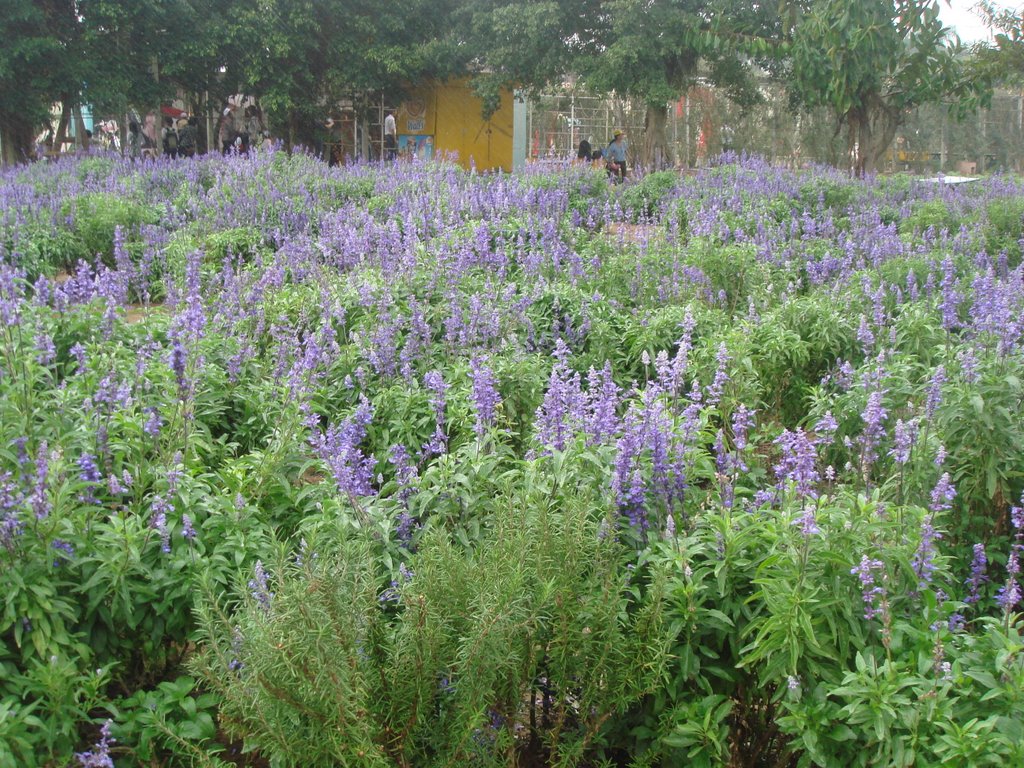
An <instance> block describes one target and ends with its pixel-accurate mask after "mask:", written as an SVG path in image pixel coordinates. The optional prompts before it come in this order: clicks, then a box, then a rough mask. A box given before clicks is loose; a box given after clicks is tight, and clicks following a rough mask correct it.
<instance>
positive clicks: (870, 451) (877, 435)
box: [860, 389, 888, 468]
mask: <svg viewBox="0 0 1024 768" xmlns="http://www.w3.org/2000/svg"><path fill="white" fill-rule="evenodd" d="M883 394H884V393H883V392H882V391H881V390H879V389H876V390H873V391H872V392H871V394H869V395H868V403H867V406H866V407H865V408H864V411H863V412H862V413H861V418H862V419H863V420H864V431H863V432H862V433H861V436H860V444H861V460H862V461H863V462H864V467H865V468H867V467H869V466H871V464H873V463H874V461H875V459H877V458H878V444H879V442H880V441H881V439H882V435H884V434H885V427H884V426H883V424H882V422H884V421H885V418H886V416H887V415H888V411H886V410H885V407H884V406H883V405H882V396H883Z"/></svg>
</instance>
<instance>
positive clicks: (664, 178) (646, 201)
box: [620, 171, 679, 221]
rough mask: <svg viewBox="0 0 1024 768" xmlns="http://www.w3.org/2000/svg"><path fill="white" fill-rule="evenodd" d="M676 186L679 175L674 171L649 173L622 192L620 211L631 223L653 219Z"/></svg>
mask: <svg viewBox="0 0 1024 768" xmlns="http://www.w3.org/2000/svg"><path fill="white" fill-rule="evenodd" d="M678 184H679V174H678V173H676V172H675V171H656V172H654V173H649V174H647V175H646V176H644V177H643V178H642V179H641V180H640V181H638V182H637V183H636V184H633V185H631V186H629V187H626V188H625V189H624V190H623V192H622V197H621V198H620V202H621V204H622V209H623V211H624V212H625V213H626V215H627V216H629V217H630V218H631V219H632V220H633V221H639V220H646V219H650V218H653V217H654V215H655V214H656V213H657V212H658V210H659V208H660V207H661V203H662V201H663V200H664V199H665V198H666V197H667V196H668V194H669V193H670V192H671V191H672V190H673V189H675V187H676V186H677V185H678Z"/></svg>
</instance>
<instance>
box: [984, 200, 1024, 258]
mask: <svg viewBox="0 0 1024 768" xmlns="http://www.w3.org/2000/svg"><path fill="white" fill-rule="evenodd" d="M985 213H986V217H985V218H986V222H985V225H984V232H985V245H986V249H987V250H988V252H989V253H993V254H997V253H1001V252H1002V251H1006V253H1007V254H1008V255H1009V257H1010V259H1009V263H1010V266H1011V267H1014V266H1016V265H1017V264H1019V263H1020V259H1021V240H1024V200H1019V199H1016V198H1003V199H1001V200H993V201H992V202H991V203H989V204H988V207H987V208H986V210H985Z"/></svg>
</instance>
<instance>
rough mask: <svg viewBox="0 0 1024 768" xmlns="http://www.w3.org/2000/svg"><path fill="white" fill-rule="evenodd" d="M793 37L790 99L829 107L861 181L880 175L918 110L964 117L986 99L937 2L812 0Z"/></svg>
mask: <svg viewBox="0 0 1024 768" xmlns="http://www.w3.org/2000/svg"><path fill="white" fill-rule="evenodd" d="M791 7H792V6H791ZM790 32H791V33H790V36H789V39H788V41H787V42H788V44H787V47H786V49H785V53H786V54H788V55H787V63H788V67H787V81H788V86H789V88H790V93H791V95H792V96H793V99H794V101H796V102H797V103H798V104H800V105H802V106H804V107H811V108H813V107H818V106H826V107H829V108H831V110H832V111H833V113H834V115H835V117H836V119H837V129H841V128H843V127H845V128H846V135H847V146H848V151H849V156H850V164H851V168H852V170H853V171H854V172H855V173H856V174H858V175H862V174H864V173H869V172H871V171H874V170H875V169H876V167H877V165H878V161H879V159H880V158H881V157H882V156H883V155H884V154H885V152H886V150H887V149H888V148H889V146H890V145H891V144H892V141H893V138H894V137H895V135H896V130H897V129H898V128H899V126H900V125H902V124H903V122H904V120H905V119H906V116H907V114H908V113H909V111H910V110H912V109H913V108H915V107H917V106H919V105H921V104H926V103H930V102H938V101H947V102H949V103H951V104H952V105H954V106H955V108H956V109H958V110H961V111H965V110H969V109H971V108H972V107H974V106H975V105H977V104H978V103H979V102H980V101H982V100H984V98H985V97H986V91H987V89H986V88H985V87H984V83H983V82H981V81H979V80H977V79H974V78H971V77H969V76H968V73H967V71H966V69H965V66H964V60H963V56H962V53H963V52H962V49H961V48H960V46H959V42H958V41H956V40H954V39H951V37H950V35H949V30H948V29H947V28H946V27H944V26H943V24H942V21H941V20H940V19H939V9H938V2H937V0H809V3H808V5H807V7H806V8H804V9H803V10H802V12H800V13H798V14H797V16H796V20H795V23H794V24H793V25H792V27H791V30H790Z"/></svg>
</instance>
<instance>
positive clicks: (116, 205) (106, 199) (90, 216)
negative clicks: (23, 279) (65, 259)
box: [62, 192, 160, 266]
mask: <svg viewBox="0 0 1024 768" xmlns="http://www.w3.org/2000/svg"><path fill="white" fill-rule="evenodd" d="M62 213H63V214H64V215H65V216H70V217H72V218H73V221H74V223H73V225H72V229H73V231H74V233H75V234H76V235H77V237H78V238H79V239H80V240H81V241H82V248H83V249H84V250H85V252H86V253H88V254H89V257H90V259H91V258H94V257H97V256H98V257H99V258H100V260H101V261H103V262H104V263H105V264H107V265H108V266H113V264H114V230H115V229H117V228H118V227H121V229H122V230H123V231H124V234H125V237H126V238H129V239H130V238H132V237H133V236H135V235H137V234H138V231H139V227H140V226H142V225H143V224H155V223H157V221H159V218H160V216H159V212H158V211H157V210H156V209H155V208H153V207H152V206H148V205H144V204H142V203H137V202H134V201H132V200H129V199H126V198H124V197H119V196H117V195H113V194H109V193H105V192H90V193H86V194H83V195H79V196H78V197H75V198H73V199H72V200H69V201H68V202H67V203H65V205H64V207H63V209H62ZM65 266H70V265H65Z"/></svg>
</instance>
